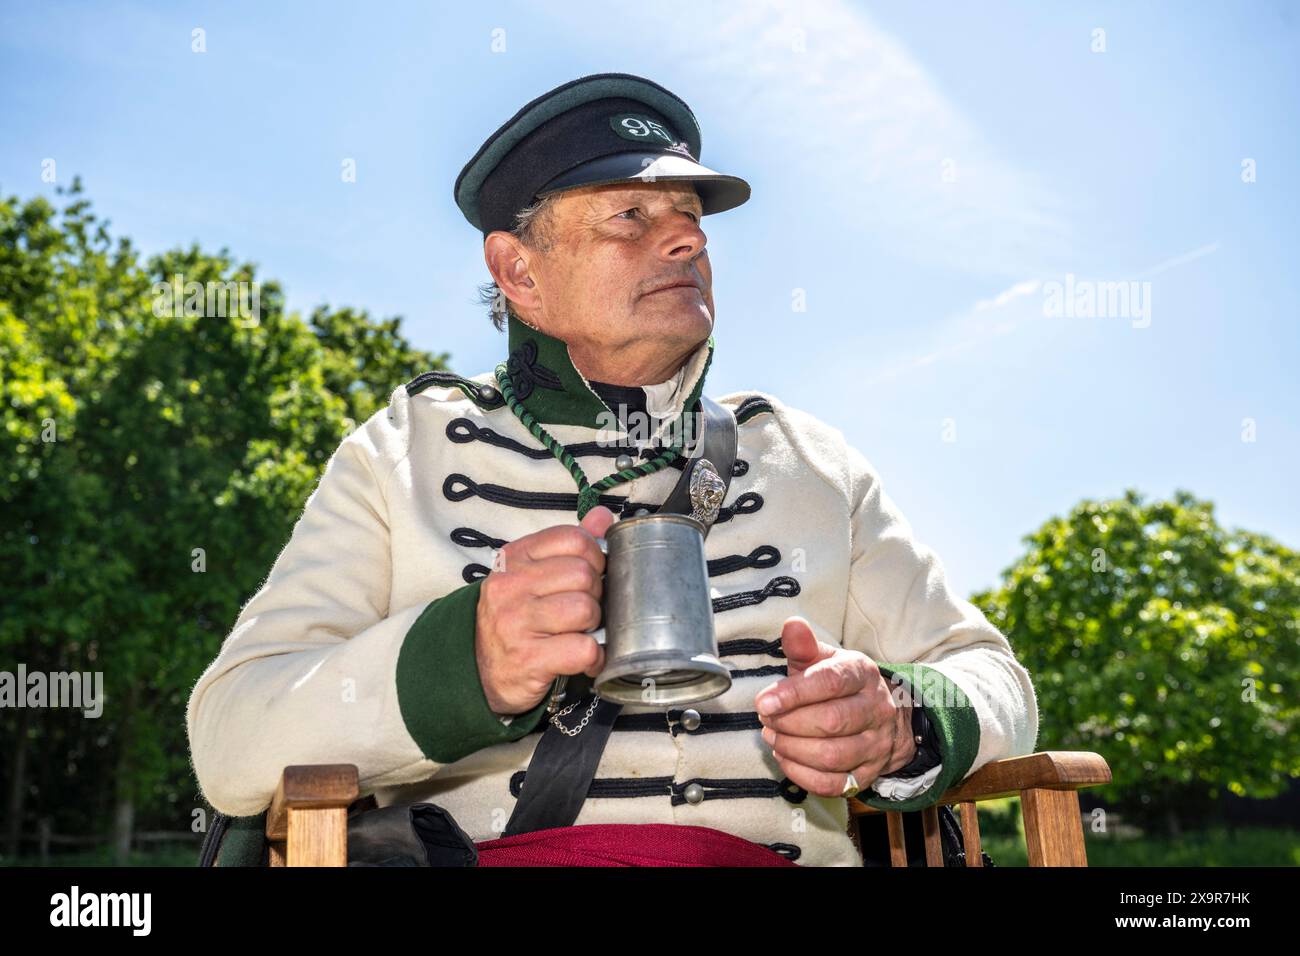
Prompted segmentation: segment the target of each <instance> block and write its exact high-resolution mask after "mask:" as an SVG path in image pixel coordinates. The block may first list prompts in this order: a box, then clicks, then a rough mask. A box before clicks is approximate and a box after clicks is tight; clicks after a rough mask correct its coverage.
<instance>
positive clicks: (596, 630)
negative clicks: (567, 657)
mask: <svg viewBox="0 0 1300 956" xmlns="http://www.w3.org/2000/svg"><path fill="white" fill-rule="evenodd" d="M596 544H597V545H598V546H599V547H600V553H601V554H603V555H604V556H605V557H606V559H608V558H609V542H608V541H606V540H605V539H604V538H597V539H596ZM608 577H609V576H608V574H601V576H600V578H601V580H602V581H606V582H607V581H608ZM600 596H601V602H600V608H601V612H600V623H599V624H597V625H596V626H595V627H592V628H588V629H587V630H586V631H584V632H583V633H585V634H590V635H591V636H592V637H594V638H595V639H596V643H597V644H600V645H602V646H603V645H604V643H605V600H604V598H605V592H604V590H603V589H602V591H601V592H600Z"/></svg>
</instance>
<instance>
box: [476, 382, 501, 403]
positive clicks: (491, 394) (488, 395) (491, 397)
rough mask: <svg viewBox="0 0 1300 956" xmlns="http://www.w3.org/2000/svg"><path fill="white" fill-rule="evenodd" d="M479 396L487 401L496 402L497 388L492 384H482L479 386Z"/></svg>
mask: <svg viewBox="0 0 1300 956" xmlns="http://www.w3.org/2000/svg"><path fill="white" fill-rule="evenodd" d="M478 397H479V398H481V399H483V401H485V402H495V401H496V400H497V398H498V395H497V390H496V389H495V388H493V387H492V386H491V385H480V386H479V388H478Z"/></svg>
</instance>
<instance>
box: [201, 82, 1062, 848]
mask: <svg viewBox="0 0 1300 956" xmlns="http://www.w3.org/2000/svg"><path fill="white" fill-rule="evenodd" d="M699 156H700V131H699V127H698V125H697V123H696V120H695V117H694V115H693V114H692V112H691V111H690V109H689V107H688V106H687V105H686V104H685V103H684V102H682V101H681V100H680V99H678V98H677V97H676V96H674V95H673V94H672V93H670V92H668V91H667V90H665V89H664V88H662V87H661V86H659V85H657V84H655V83H652V82H650V81H648V80H644V79H641V78H639V77H634V76H629V75H626V74H601V75H596V76H590V77H584V78H582V79H579V80H576V81H574V82H572V83H568V84H565V85H563V86H561V87H559V88H557V89H555V90H552V91H550V92H549V93H546V94H544V95H543V96H541V97H538V98H537V99H535V100H533V101H532V102H531V103H529V104H528V105H527V106H525V107H524V108H523V109H521V110H520V111H519V112H518V113H517V114H516V115H515V116H514V117H513V118H512V119H511V120H509V121H508V122H507V123H506V124H504V125H503V126H502V127H501V128H500V129H498V130H497V132H496V133H494V134H493V135H492V136H491V137H489V138H488V140H487V141H486V142H485V143H484V144H483V146H482V148H481V149H480V150H479V151H478V153H477V154H476V155H475V156H474V158H473V159H471V160H470V162H469V163H468V164H467V165H466V167H465V169H464V170H463V171H462V173H461V175H460V177H459V178H458V180H457V183H456V189H455V195H456V201H457V204H458V206H459V207H460V209H461V210H462V212H463V213H464V214H465V216H466V218H467V219H468V220H469V222H470V223H471V224H472V225H474V226H475V227H476V228H478V229H479V230H480V231H481V232H482V233H483V235H484V257H485V260H486V262H487V266H488V269H489V270H490V272H491V273H492V276H493V279H494V280H495V289H494V290H493V292H494V293H495V294H496V295H495V299H496V301H497V302H498V303H500V302H501V301H502V300H504V302H505V303H506V307H505V318H504V324H505V325H506V331H507V333H508V356H507V357H506V360H505V361H504V362H503V363H502V365H501V366H499V367H498V369H497V370H496V371H495V372H485V373H482V374H479V375H476V376H474V377H472V378H467V377H463V376H460V375H457V374H454V373H450V372H428V373H425V374H423V375H421V376H419V377H418V378H416V379H415V380H414V381H412V382H410V383H407V384H406V385H403V386H401V387H398V388H397V389H396V390H395V391H394V392H393V395H392V399H391V402H390V405H389V407H388V408H387V409H385V410H383V411H382V412H380V413H378V414H376V415H375V416H374V417H372V418H371V419H370V420H369V421H367V422H366V423H365V424H364V425H363V426H362V427H361V428H359V429H358V430H357V431H356V432H355V433H354V434H352V435H350V436H349V437H348V438H347V439H345V440H344V441H343V443H342V444H341V445H340V447H339V449H338V451H337V452H336V453H335V455H334V456H333V458H332V459H331V461H330V463H329V465H328V467H327V469H326V471H325V474H324V475H323V477H322V478H321V482H320V485H319V487H318V488H317V489H316V491H315V492H314V493H313V494H312V496H311V497H310V498H309V499H308V501H307V504H306V507H305V510H304V512H303V515H302V517H301V518H300V520H299V522H298V524H297V526H296V528H295V530H294V533H293V535H292V537H291V539H290V541H289V543H288V544H287V545H286V547H285V549H284V551H283V553H282V554H281V555H280V557H279V558H278V559H277V561H276V564H275V566H274V568H273V569H272V571H271V574H270V576H269V577H268V579H267V581H266V582H265V584H264V586H263V587H262V589H261V590H260V591H259V592H258V593H257V595H256V596H254V598H253V599H252V600H251V601H250V602H249V603H248V605H247V606H246V607H245V608H244V609H243V611H242V613H241V614H240V617H239V620H238V622H237V623H236V626H235V628H234V630H233V631H232V633H231V635H230V636H229V638H228V639H227V641H226V643H225V645H224V646H223V648H222V650H221V653H220V655H219V656H218V658H217V659H216V661H214V662H213V664H212V665H211V666H210V667H209V668H208V669H207V671H206V672H205V673H204V674H203V676H202V677H201V678H200V680H199V681H198V683H197V685H196V687H195V689H194V692H193V695H192V697H191V700H190V704H189V709H188V715H187V716H188V727H189V733H190V739H191V745H192V750H193V759H194V766H195V770H196V773H197V775H198V779H199V781H200V783H201V785H202V787H203V790H204V793H205V794H206V795H207V797H208V799H209V800H210V801H211V803H212V804H213V806H215V807H216V808H217V809H218V810H221V811H223V812H226V813H229V814H232V815H236V816H244V815H251V814H256V813H259V812H260V811H262V810H264V809H265V808H266V806H267V804H268V803H269V801H270V798H271V795H272V793H273V791H274V788H275V786H276V783H277V781H278V779H279V777H280V773H281V770H282V769H283V767H284V766H285V765H287V764H305V763H354V764H356V765H357V766H358V768H359V770H360V774H361V783H362V788H363V792H367V793H373V794H374V795H375V797H376V800H377V802H378V804H379V805H380V806H388V805H391V804H406V803H418V802H428V803H434V804H437V805H438V806H440V807H442V808H444V809H445V810H447V811H448V812H449V813H450V814H451V816H452V817H453V818H454V819H455V821H456V822H457V823H458V824H459V825H460V827H462V828H463V829H464V831H465V832H466V833H467V834H468V835H469V836H470V837H471V838H472V839H473V841H474V842H475V843H476V844H477V845H478V846H479V847H480V848H481V849H483V850H484V853H485V858H484V859H485V861H486V860H487V854H488V852H489V851H491V850H498V849H512V848H513V849H516V850H517V849H518V848H519V846H520V845H521V844H520V841H519V840H518V839H517V838H516V837H513V836H512V837H507V838H504V839H503V838H502V837H501V834H502V832H503V830H506V827H507V823H508V821H509V820H510V819H511V817H512V814H513V813H514V811H515V809H516V807H517V806H518V805H519V803H520V799H521V794H524V793H526V792H527V783H526V780H527V778H528V776H529V774H536V773H537V772H538V771H537V768H536V767H535V766H534V764H533V763H532V758H533V756H534V753H535V751H536V748H537V747H538V742H539V739H541V737H542V735H543V732H544V731H547V728H548V727H553V728H554V730H552V731H550V732H551V733H552V734H557V733H559V734H564V735H565V736H566V737H572V738H575V739H580V738H578V737H577V735H578V734H580V733H583V732H584V731H582V730H581V729H580V728H581V723H582V718H583V716H584V713H585V714H587V715H588V716H590V714H591V713H593V712H594V708H595V707H596V705H597V703H598V702H599V700H598V698H596V697H594V696H593V695H590V694H588V695H586V696H584V697H583V698H581V699H580V700H579V701H577V702H575V703H576V704H577V705H579V706H577V707H568V708H565V709H564V710H561V711H559V712H558V713H555V714H550V713H548V703H549V702H550V699H551V691H552V685H553V682H554V681H555V679H556V678H557V677H559V676H561V675H579V674H585V675H588V676H593V677H594V676H595V675H596V674H598V673H599V672H600V670H601V668H602V667H603V665H604V649H603V647H602V646H601V645H599V644H598V643H597V642H596V640H595V638H594V637H593V636H592V634H591V633H589V632H591V631H592V630H593V629H594V628H595V627H596V626H597V625H598V624H600V598H601V579H600V575H601V572H602V571H603V569H604V556H603V554H602V553H601V550H600V548H599V547H598V546H597V542H596V538H597V537H599V536H602V535H603V534H604V533H605V531H606V530H607V529H608V528H609V526H610V525H611V524H612V523H613V521H614V520H615V517H616V516H618V517H626V516H631V515H634V514H638V513H646V512H649V511H653V510H655V509H656V508H657V507H658V506H659V505H660V504H661V503H662V502H664V500H665V498H666V497H667V496H668V494H669V492H670V491H671V490H672V489H673V487H674V485H675V484H676V483H677V479H678V478H679V477H680V476H681V474H682V471H681V469H682V468H683V467H684V465H685V462H686V459H687V458H688V457H689V454H690V450H689V449H686V448H684V447H683V446H682V445H681V444H680V442H681V435H682V432H681V431H680V429H677V428H675V427H674V426H678V425H681V424H683V423H686V422H687V421H688V419H689V417H690V416H691V415H693V414H697V413H698V412H699V409H700V403H699V398H700V396H701V394H702V391H703V387H704V382H705V377H706V374H707V371H708V368H709V366H710V364H711V362H712V360H713V353H714V345H715V340H714V337H713V332H714V317H715V312H714V298H713V286H712V278H713V277H712V270H711V267H710V264H709V257H708V253H707V251H706V248H705V245H706V237H705V233H704V231H703V228H702V217H703V216H705V215H710V214H713V213H717V212H722V211H725V210H727V209H731V208H734V207H735V206H738V205H740V204H741V203H743V202H745V201H746V200H747V199H748V197H749V186H748V184H746V183H745V182H744V181H743V180H741V179H738V178H737V177H734V176H728V175H725V174H722V173H718V172H715V171H714V170H711V169H709V168H707V167H705V166H702V165H700V163H699V162H698V158H699ZM494 321H497V322H498V323H500V322H501V321H502V319H501V312H500V310H497V311H496V313H495V314H494ZM717 400H718V401H719V402H720V403H721V404H722V405H723V406H725V407H726V408H729V409H730V410H731V412H732V413H734V416H735V419H736V422H737V423H738V427H737V433H738V454H737V460H736V463H735V465H734V467H733V469H732V480H731V485H730V490H729V492H728V494H727V497H726V500H725V501H724V504H723V507H722V509H721V513H720V514H719V516H718V518H717V521H716V523H715V524H714V525H713V526H712V529H711V532H710V534H709V536H708V537H707V539H706V542H705V544H706V555H707V558H708V573H709V578H710V586H711V588H712V594H713V610H714V620H715V630H716V634H717V639H718V652H719V656H720V658H721V659H722V660H723V662H724V663H725V664H726V665H727V666H728V668H729V669H730V672H731V678H732V684H731V687H730V689H729V690H727V691H726V692H725V693H723V694H721V695H720V696H717V697H715V698H713V699H711V700H708V701H704V702H702V703H699V704H696V705H692V706H690V707H685V708H681V707H678V708H664V707H656V706H653V705H644V706H638V705H626V706H624V707H623V708H622V710H621V713H619V714H618V717H617V719H615V720H614V721H613V725H612V730H610V732H609V733H608V738H607V740H605V742H604V749H603V751H600V752H599V753H598V759H599V763H598V765H597V766H596V769H595V776H594V779H593V780H591V782H590V786H589V788H588V789H586V790H584V792H583V794H580V795H579V799H580V800H581V803H580V807H581V809H580V812H579V813H578V816H577V818H576V820H575V821H573V822H574V825H573V826H571V827H564V828H555V829H546V830H541V831H539V833H538V834H537V838H538V840H540V841H542V842H537V841H535V840H532V837H533V834H525V835H524V836H525V837H527V838H528V839H527V840H525V841H523V842H530V841H531V842H530V845H531V847H532V849H533V850H534V851H537V852H541V853H543V855H542V856H540V857H530V858H528V859H534V860H536V859H573V858H574V856H573V855H572V854H573V853H576V852H577V851H576V850H575V849H574V847H576V846H578V845H579V843H580V841H581V840H583V839H584V838H587V837H590V836H591V834H593V833H605V832H610V833H617V834H619V838H618V839H619V842H620V846H621V847H623V849H622V850H621V851H620V850H618V849H615V850H614V851H610V852H611V853H613V854H614V855H617V853H618V852H624V853H625V855H626V858H628V859H639V860H646V859H654V860H657V861H659V862H667V863H671V862H686V861H688V859H689V860H690V861H696V862H698V861H699V860H700V859H701V858H703V860H704V861H705V862H732V863H734V862H739V861H740V860H741V859H742V858H743V859H744V861H745V862H760V863H761V862H764V861H775V862H788V861H797V862H798V863H799V864H801V865H814V866H819V865H848V866H852V865H861V863H862V860H861V856H860V855H859V851H858V850H857V849H856V848H855V846H854V842H853V840H852V838H851V836H850V834H849V832H848V830H849V816H848V805H847V801H846V797H847V796H852V795H854V794H858V793H859V790H861V794H860V799H864V800H865V801H866V802H867V803H869V804H871V805H872V806H876V807H881V808H889V809H898V810H916V809H920V808H921V807H925V806H929V805H931V804H933V803H934V802H935V801H936V800H937V799H938V798H939V797H940V795H941V794H942V793H943V792H944V791H946V790H947V789H949V788H950V787H952V786H953V785H954V784H956V783H957V782H959V781H960V780H962V779H963V778H964V777H966V776H967V775H969V774H970V773H971V772H973V771H974V770H976V769H978V768H979V767H980V766H982V765H983V764H985V763H987V762H988V761H990V760H993V759H998V758H1003V757H1009V756H1016V755H1020V754H1026V753H1031V752H1032V751H1033V747H1034V743H1035V740H1036V737H1037V726H1038V712H1037V702H1036V699H1035V695H1034V688H1033V685H1032V683H1031V681H1030V678H1029V675H1028V674H1027V673H1026V671H1025V670H1024V668H1023V667H1022V666H1021V665H1020V664H1019V663H1018V662H1017V661H1016V659H1015V657H1014V655H1013V653H1012V650H1011V647H1010V645H1009V644H1008V642H1007V640H1006V638H1005V637H1004V636H1003V635H1002V634H1000V633H999V632H998V631H997V630H996V629H995V628H994V627H993V626H992V625H990V624H989V623H988V621H987V620H986V619H985V618H984V617H983V615H982V614H981V613H980V612H979V611H978V610H977V609H976V608H975V607H973V606H972V605H971V604H969V603H968V602H966V601H964V600H962V599H961V598H960V597H958V596H957V595H956V594H954V593H953V592H952V591H951V589H950V588H949V587H948V585H947V583H946V581H945V579H944V576H943V571H942V568H941V566H940V563H939V561H938V560H937V559H936V558H935V556H934V555H933V554H932V553H930V552H929V551H927V550H925V549H924V548H923V547H922V546H920V545H919V544H917V543H916V542H915V541H914V540H913V538H912V535H911V531H910V528H909V527H908V525H907V523H906V521H905V520H904V518H903V517H902V515H901V514H900V513H899V512H898V510H897V509H896V508H895V507H894V505H893V504H892V502H891V501H890V500H889V498H888V497H886V495H885V494H884V492H883V490H882V487H881V482H880V479H879V477H878V476H877V474H876V473H875V471H874V470H873V469H872V467H871V465H870V464H869V463H868V462H867V460H866V459H865V458H864V457H863V456H862V455H861V454H860V453H858V452H857V451H856V450H855V449H853V448H852V447H850V446H849V445H848V444H847V443H846V442H845V440H844V437H843V435H842V434H841V433H840V432H839V431H838V430H836V429H834V428H832V427H830V426H828V425H826V424H824V423H822V422H820V421H818V420H817V419H815V418H813V417H812V416H810V415H808V414H806V413H804V412H800V411H798V410H796V409H794V408H791V407H788V406H786V405H785V404H784V403H782V402H781V401H780V400H778V399H777V398H775V397H774V396H771V395H765V394H762V393H757V392H745V393H736V394H732V395H727V396H721V397H719V398H718V399H717ZM674 443H677V444H676V446H674ZM669 449H671V451H668V450H669ZM666 452H667V453H666ZM589 701H590V704H588V702H589ZM552 739H554V738H552ZM586 739H588V740H590V739H592V738H586ZM568 745H571V746H575V747H576V746H578V745H577V744H568ZM630 825H635V826H630ZM601 827H607V828H611V829H610V830H609V831H605V830H600V829H598V828H601ZM619 828H622V829H619ZM683 835H685V838H686V839H685V841H684V842H683V841H682V840H680V839H679V838H680V837H682V836H683ZM546 841H549V842H546ZM656 841H657V842H656ZM629 842H630V843H633V844H635V846H633V847H632V848H631V849H628V848H627V844H628V843H629ZM677 846H686V847H687V849H684V850H675V849H671V847H677ZM665 847H669V848H668V849H665ZM701 848H703V849H701ZM749 849H753V850H754V851H755V852H754V853H752V854H747V853H746V852H745V851H747V850H749ZM544 851H549V852H554V853H558V854H560V855H559V856H552V857H546V856H545V853H544ZM733 851H736V852H738V853H739V855H731V854H732V853H733ZM602 852H604V851H602ZM566 853H567V854H569V855H568V856H565V855H564V854H566ZM674 854H677V855H676V856H674ZM582 858H583V859H586V857H582ZM504 859H505V860H506V861H507V862H511V861H513V862H519V861H521V860H522V859H524V858H523V857H505V858H504Z"/></svg>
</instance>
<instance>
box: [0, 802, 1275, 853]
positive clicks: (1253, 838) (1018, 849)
mask: <svg viewBox="0 0 1300 956" xmlns="http://www.w3.org/2000/svg"><path fill="white" fill-rule="evenodd" d="M1084 835H1085V839H1086V843H1087V849H1088V865H1089V866H1129V867H1132V866H1224V867H1236V866H1300V830H1296V829H1276V828H1265V827H1238V828H1236V829H1235V830H1233V831H1229V830H1228V829H1226V828H1225V827H1212V828H1209V829H1206V830H1195V831H1188V832H1187V833H1184V834H1183V835H1182V836H1180V837H1166V836H1158V835H1154V834H1138V835H1131V836H1115V835H1101V834H1097V833H1092V832H1089V831H1088V830H1087V829H1085V831H1084ZM980 838H981V841H982V843H983V846H984V852H986V853H987V854H988V855H989V856H990V857H991V858H992V860H993V862H994V863H995V864H997V865H998V866H1028V865H1029V858H1028V854H1027V852H1026V850H1025V837H1024V824H1023V821H1022V820H1021V818H1020V801H1019V800H1018V799H1016V798H1014V797H1012V798H1008V799H1006V800H991V801H986V802H981V803H980ZM198 856H199V846H198V844H197V843H196V844H195V845H194V846H188V845H185V844H179V843H172V844H166V845H163V846H158V847H155V848H153V849H150V850H143V851H141V850H137V851H135V852H133V853H132V854H131V858H130V861H129V862H128V863H127V865H128V866H194V865H195V864H196V863H197V862H198ZM38 865H39V863H38V861H37V860H36V859H35V858H34V857H20V858H19V859H18V860H16V861H15V860H10V859H3V860H0V866H38ZM50 865H52V866H112V865H113V864H112V862H111V860H110V858H109V852H108V848H107V847H102V848H100V849H97V850H88V851H85V852H81V853H70V854H60V855H53V856H51V858H50Z"/></svg>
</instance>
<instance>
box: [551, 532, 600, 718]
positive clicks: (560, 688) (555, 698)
mask: <svg viewBox="0 0 1300 956" xmlns="http://www.w3.org/2000/svg"><path fill="white" fill-rule="evenodd" d="M596 545H597V546H598V547H599V548H600V553H601V554H603V555H605V557H606V558H608V557H609V542H608V541H606V540H605V539H604V538H603V537H598V538H596ZM605 579H606V575H604V574H602V575H601V580H602V581H603V580H605ZM601 598H602V600H601V602H600V606H601V616H600V617H601V619H600V623H599V624H598V625H596V626H595V627H590V628H588V629H587V630H585V631H583V633H584V634H590V635H591V636H592V637H593V638H595V640H596V643H597V644H600V645H602V646H603V645H604V643H605V613H604V608H605V602H604V591H602V592H601ZM584 676H585V675H584ZM568 682H569V676H568V675H567V674H561V675H560V676H559V677H557V678H555V681H554V683H552V684H551V699H550V703H549V704H547V707H546V710H547V713H548V714H554V713H555V712H556V711H558V710H559V709H560V704H561V703H563V702H564V698H565V693H564V688H565V685H566V684H568Z"/></svg>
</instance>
